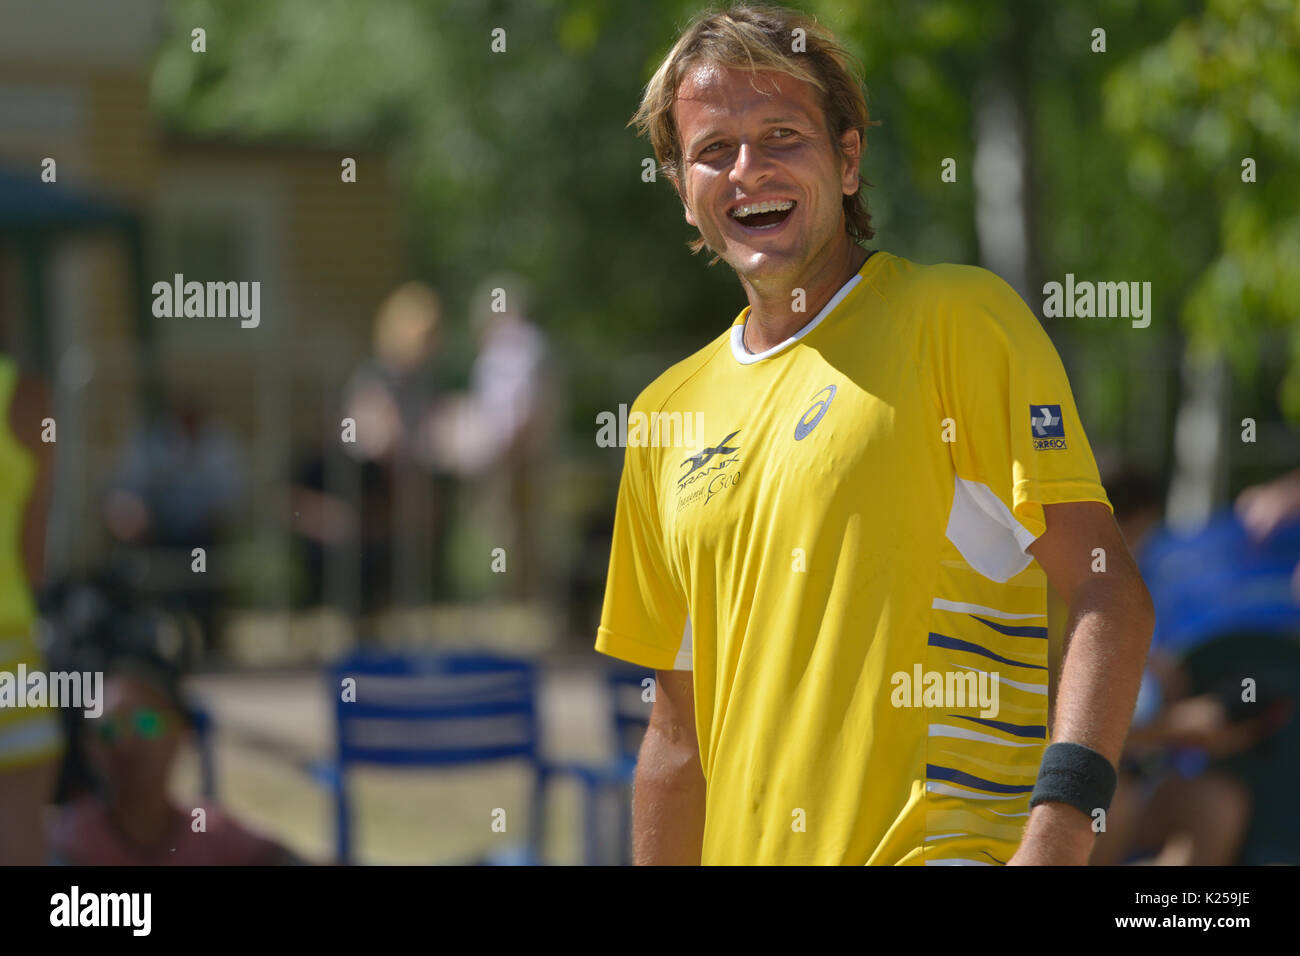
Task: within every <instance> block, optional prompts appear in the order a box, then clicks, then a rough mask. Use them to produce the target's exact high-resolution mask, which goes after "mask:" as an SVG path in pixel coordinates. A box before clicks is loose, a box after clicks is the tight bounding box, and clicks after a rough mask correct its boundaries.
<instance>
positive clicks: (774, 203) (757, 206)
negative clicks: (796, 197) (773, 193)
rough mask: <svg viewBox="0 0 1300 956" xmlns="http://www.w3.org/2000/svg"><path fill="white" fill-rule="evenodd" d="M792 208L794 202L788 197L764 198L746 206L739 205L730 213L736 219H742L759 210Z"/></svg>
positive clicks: (781, 210)
mask: <svg viewBox="0 0 1300 956" xmlns="http://www.w3.org/2000/svg"><path fill="white" fill-rule="evenodd" d="M793 208H794V203H793V202H792V201H791V200H789V199H776V200H764V201H763V202H759V203H753V204H751V205H748V206H741V207H739V208H738V209H736V211H735V212H733V213H732V214H731V215H732V216H733V217H734V218H736V219H742V218H744V217H745V216H752V215H754V214H756V213H760V212H784V211H785V210H787V209H793Z"/></svg>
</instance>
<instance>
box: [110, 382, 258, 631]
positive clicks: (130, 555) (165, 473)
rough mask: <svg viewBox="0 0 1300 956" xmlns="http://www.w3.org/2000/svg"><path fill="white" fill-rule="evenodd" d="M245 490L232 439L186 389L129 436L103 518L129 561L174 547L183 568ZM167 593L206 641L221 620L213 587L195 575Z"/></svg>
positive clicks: (210, 540)
mask: <svg viewBox="0 0 1300 956" xmlns="http://www.w3.org/2000/svg"><path fill="white" fill-rule="evenodd" d="M246 494H247V463H246V461H245V459H244V455H243V452H242V451H241V449H240V446H239V441H238V439H237V438H236V437H235V436H234V435H233V434H232V433H231V432H230V430H229V429H227V428H226V427H225V426H224V425H222V424H220V423H219V422H216V421H213V420H212V419H211V417H210V416H209V415H208V413H207V411H206V410H205V408H204V406H203V404H202V402H201V401H200V400H199V399H198V397H197V396H192V395H191V396H184V397H182V398H181V399H180V400H179V401H178V402H177V404H176V407H175V408H174V410H172V409H167V410H164V411H162V412H160V413H159V414H157V415H155V416H153V417H152V419H151V420H150V421H149V422H148V423H147V424H145V425H144V427H142V428H139V429H137V430H136V432H135V433H134V434H133V435H132V436H131V437H130V438H129V439H128V441H127V444H126V447H125V448H123V450H122V452H121V455H120V457H119V460H118V463H117V468H116V473H115V475H114V478H113V479H112V482H111V485H110V489H109V492H108V495H107V497H106V499H105V505H104V520H105V523H106V525H107V526H108V530H109V532H110V534H112V536H113V538H114V539H115V540H116V541H118V542H120V544H121V545H123V546H124V547H125V548H126V552H127V560H128V561H132V562H135V561H140V560H148V559H149V556H148V554H147V552H148V551H149V550H150V549H154V548H157V549H175V550H177V551H183V552H184V557H183V561H184V567H183V570H184V571H186V572H188V570H189V567H190V560H191V559H190V557H189V555H190V553H191V551H192V549H194V548H203V549H204V551H205V552H206V553H207V554H208V556H209V557H211V552H212V549H213V547H214V546H215V545H217V544H218V542H219V540H220V536H221V533H222V531H223V529H224V528H225V527H226V525H227V524H228V522H230V520H231V519H232V518H233V517H235V515H236V514H237V512H238V509H239V507H240V506H241V505H242V504H243V502H244V500H245V497H246ZM141 552H144V553H143V554H142V553H141ZM150 564H152V561H150ZM169 577H172V578H174V579H178V580H191V579H190V578H189V577H188V576H186V575H180V574H176V575H169ZM173 593H174V594H175V596H177V597H179V598H181V599H182V600H183V601H184V602H185V604H186V606H187V607H188V608H189V610H190V611H191V612H192V613H193V614H194V616H195V618H196V619H197V620H198V622H199V625H200V627H201V628H202V629H203V634H204V640H205V642H206V643H207V646H209V647H212V646H213V645H214V644H215V642H216V637H217V634H216V631H217V627H218V623H219V622H218V619H217V610H218V605H219V600H218V591H217V589H215V588H213V587H212V586H210V585H209V584H208V582H207V581H206V580H193V583H192V584H190V585H188V586H181V587H178V588H175V589H174V591H173Z"/></svg>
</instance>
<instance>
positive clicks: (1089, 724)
mask: <svg viewBox="0 0 1300 956" xmlns="http://www.w3.org/2000/svg"><path fill="white" fill-rule="evenodd" d="M1154 627H1155V612H1154V610H1153V609H1152V606H1151V598H1150V596H1149V595H1148V594H1147V591H1146V588H1145V587H1144V586H1143V585H1142V583H1141V580H1140V579H1138V580H1133V579H1129V580H1127V581H1123V582H1117V581H1113V580H1111V579H1107V578H1097V579H1096V580H1094V581H1090V582H1088V583H1086V584H1083V585H1081V586H1080V587H1079V588H1078V589H1077V590H1076V592H1075V594H1074V601H1073V602H1072V606H1071V608H1070V622H1069V624H1068V626H1067V633H1068V634H1069V637H1068V638H1067V642H1066V651H1065V662H1064V665H1063V667H1062V669H1061V683H1060V688H1059V691H1058V699H1057V702H1056V708H1055V711H1056V714H1055V717H1056V722H1055V725H1054V726H1053V727H1052V741H1053V742H1054V743H1060V742H1069V743H1076V744H1082V745H1083V746H1085V747H1089V748H1091V749H1092V750H1095V751H1097V752H1098V753H1099V754H1101V755H1102V756H1104V757H1105V758H1106V759H1107V760H1109V761H1110V762H1111V763H1112V764H1114V763H1118V762H1119V756H1120V752H1121V751H1122V750H1123V748H1124V738H1125V737H1126V736H1127V735H1128V729H1129V724H1130V723H1131V722H1132V720H1133V709H1134V707H1135V706H1136V705H1137V696H1138V687H1139V685H1140V684H1141V682H1142V668H1143V666H1144V664H1145V662H1146V656H1147V650H1148V648H1149V647H1150V645H1151V633H1152V631H1153V629H1154Z"/></svg>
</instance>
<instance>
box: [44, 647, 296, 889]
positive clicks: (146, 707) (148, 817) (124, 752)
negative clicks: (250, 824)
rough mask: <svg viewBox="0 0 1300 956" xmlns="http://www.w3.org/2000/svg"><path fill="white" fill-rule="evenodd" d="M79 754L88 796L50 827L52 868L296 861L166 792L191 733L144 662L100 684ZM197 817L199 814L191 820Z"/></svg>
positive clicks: (171, 688) (164, 676)
mask: <svg viewBox="0 0 1300 956" xmlns="http://www.w3.org/2000/svg"><path fill="white" fill-rule="evenodd" d="M87 723H88V727H87V728H86V729H87V730H88V733H87V734H86V735H85V740H86V743H85V746H86V748H87V757H88V759H89V762H90V765H91V766H92V767H93V768H94V770H95V772H96V777H97V778H98V782H99V783H98V786H97V788H96V790H95V791H94V792H91V793H88V794H84V795H82V796H81V797H79V798H78V799H76V800H74V801H73V802H72V803H70V804H69V805H68V806H66V807H65V808H63V810H62V811H61V812H60V813H59V814H58V816H57V817H56V818H55V820H54V823H53V826H52V828H51V837H50V843H51V845H52V847H53V850H54V861H55V862H58V863H66V864H71V865H79V866H98V865H106V866H131V865H143V866H167V865H180V866H183V865H201V866H238V865H267V864H278V863H293V862H299V861H298V860H297V859H296V858H295V857H294V856H293V855H292V854H291V853H290V852H289V851H288V850H286V849H285V848H284V847H282V846H280V845H279V844H278V843H276V842H275V841H274V840H271V839H269V838H267V837H265V836H263V835H261V834H259V833H256V832H254V831H252V830H250V829H249V828H247V827H245V826H244V825H243V824H241V823H239V822H238V821H237V820H235V819H234V818H233V817H232V816H230V815H229V814H228V813H226V812H225V811H224V810H222V809H221V808H220V807H219V806H217V805H215V804H214V803H212V802H210V801H207V800H204V801H198V802H187V801H183V800H178V799H176V798H175V797H173V795H172V794H171V793H170V792H169V786H168V784H169V779H170V776H171V771H172V767H173V765H174V763H175V760H176V756H177V753H178V752H179V751H180V749H181V747H182V746H183V745H184V744H185V742H186V738H187V736H188V734H189V733H190V731H191V722H190V718H189V717H188V714H187V709H186V706H185V702H184V698H183V696H182V695H181V693H180V690H179V686H178V683H177V681H176V679H175V677H174V676H173V675H170V674H168V673H167V672H166V670H165V669H164V668H161V667H159V666H157V665H156V664H151V663H149V662H144V661H138V660H137V661H126V662H119V663H118V664H117V665H116V666H115V667H114V670H113V671H112V672H111V673H109V674H108V675H106V678H105V682H104V712H103V714H102V716H100V717H99V718H94V719H88V721H87ZM199 810H202V813H199V812H198V811H199Z"/></svg>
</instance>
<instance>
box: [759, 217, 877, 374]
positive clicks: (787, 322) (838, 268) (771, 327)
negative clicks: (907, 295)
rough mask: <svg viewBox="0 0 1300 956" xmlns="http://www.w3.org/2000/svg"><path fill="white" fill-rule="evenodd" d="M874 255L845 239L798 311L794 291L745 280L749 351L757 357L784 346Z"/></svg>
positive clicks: (812, 283) (810, 282)
mask: <svg viewBox="0 0 1300 956" xmlns="http://www.w3.org/2000/svg"><path fill="white" fill-rule="evenodd" d="M869 256H870V253H869V252H868V251H867V250H866V249H863V248H862V247H861V246H859V245H858V244H857V243H856V242H853V241H852V240H850V239H848V237H847V236H846V237H845V241H844V242H843V243H841V244H840V245H839V246H838V249H837V252H836V254H835V255H834V256H830V257H827V258H826V259H825V260H823V261H824V262H825V265H824V266H823V267H822V268H821V269H819V270H817V272H816V273H814V274H813V275H812V276H811V277H810V278H808V279H807V280H806V284H805V285H804V286H802V288H803V292H804V295H803V305H804V308H803V309H802V310H800V311H798V312H796V311H794V305H795V303H796V300H795V297H794V289H786V288H771V289H768V288H762V289H760V288H757V287H755V286H754V285H751V284H750V283H747V282H744V281H743V280H742V283H741V284H742V285H744V287H745V294H746V295H747V296H748V297H749V315H747V316H746V317H745V334H744V337H743V339H742V342H743V343H744V346H745V348H746V349H747V350H748V351H750V352H753V353H755V354H757V353H759V352H766V351H767V350H768V349H770V348H773V347H775V346H777V345H780V344H781V343H782V342H784V341H785V340H786V339H788V338H790V336H792V335H794V334H795V333H796V332H798V331H799V330H800V329H801V328H803V327H804V326H805V325H807V324H808V323H809V322H810V321H812V319H813V318H814V317H815V316H816V315H817V314H818V313H819V312H821V310H822V309H823V308H825V307H826V303H827V302H829V301H830V300H831V298H832V297H833V296H834V295H835V293H836V292H838V291H839V290H840V289H841V288H843V286H844V283H846V282H848V281H849V280H850V279H851V278H853V276H854V275H856V274H857V272H858V270H860V269H861V268H862V264H863V263H864V262H866V261H867V258H868V257H869Z"/></svg>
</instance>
